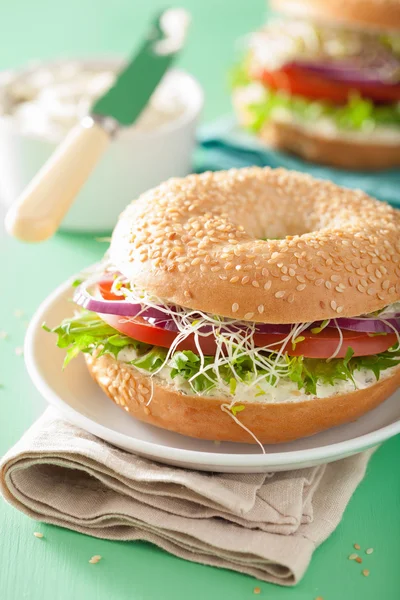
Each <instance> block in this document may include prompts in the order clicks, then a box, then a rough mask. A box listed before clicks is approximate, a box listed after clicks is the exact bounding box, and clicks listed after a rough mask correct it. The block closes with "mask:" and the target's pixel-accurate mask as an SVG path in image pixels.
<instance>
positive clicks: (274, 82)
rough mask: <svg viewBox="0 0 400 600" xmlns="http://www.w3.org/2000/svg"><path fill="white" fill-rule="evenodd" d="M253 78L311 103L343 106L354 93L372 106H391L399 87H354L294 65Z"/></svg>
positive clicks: (363, 85) (264, 71)
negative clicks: (382, 103)
mask: <svg viewBox="0 0 400 600" xmlns="http://www.w3.org/2000/svg"><path fill="white" fill-rule="evenodd" d="M252 76H253V77H254V78H255V79H258V80H260V81H262V82H263V83H265V84H266V85H267V86H268V87H270V88H272V89H274V90H285V91H287V92H289V93H290V94H292V95H298V96H304V97H305V98H310V99H311V100H329V101H331V102H335V103H337V104H345V103H346V102H347V101H348V99H349V95H350V94H351V93H354V92H358V93H359V94H360V95H361V96H363V97H365V98H369V99H370V100H373V101H374V102H388V103H391V102H397V101H399V100H400V84H374V83H358V84H357V85H356V86H355V85H354V84H350V83H348V82H345V81H338V80H334V79H329V78H328V77H323V76H322V75H319V74H316V73H313V72H311V71H308V70H307V69H305V68H303V67H298V66H294V65H290V66H289V65H288V66H285V67H282V69H279V70H276V71H267V70H265V69H263V70H259V71H257V72H255V73H253V74H252Z"/></svg>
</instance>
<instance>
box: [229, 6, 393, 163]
mask: <svg viewBox="0 0 400 600" xmlns="http://www.w3.org/2000/svg"><path fill="white" fill-rule="evenodd" d="M272 6H273V8H274V9H275V10H276V11H278V12H277V16H275V17H274V18H271V19H270V20H269V21H268V23H267V24H266V25H265V26H264V27H263V28H262V29H260V30H259V31H256V32H254V33H253V34H251V35H250V37H249V42H248V49H247V52H246V53H245V56H244V58H243V60H242V61H241V62H240V64H239V65H238V66H237V68H236V69H235V70H234V74H233V80H232V83H233V105H234V108H235V112H236V114H237V115H238V120H239V122H240V124H241V125H242V126H244V127H246V128H247V129H249V130H250V131H252V132H253V133H255V134H256V135H257V136H258V137H259V138H260V140H261V141H262V142H263V143H265V144H267V145H269V146H272V147H275V148H277V149H280V150H284V151H287V152H291V153H294V154H297V155H299V156H301V157H302V158H304V159H306V160H309V161H311V162H316V163H322V164H327V165H330V166H334V167H339V168H344V169H356V170H358V169H361V170H369V171H370V170H379V169H385V168H391V167H398V166H400V3H399V2H395V1H394V0H393V1H392V0H384V1H380V0H367V1H366V0H349V1H348V2H346V3H343V2H341V1H340V0H330V1H329V2H322V1H320V0H294V1H293V0H274V1H273V2H272Z"/></svg>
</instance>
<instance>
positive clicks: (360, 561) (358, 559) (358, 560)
mask: <svg viewBox="0 0 400 600" xmlns="http://www.w3.org/2000/svg"><path fill="white" fill-rule="evenodd" d="M355 561H356V562H357V563H359V564H361V563H362V558H361V557H360V556H357V558H356V559H355Z"/></svg>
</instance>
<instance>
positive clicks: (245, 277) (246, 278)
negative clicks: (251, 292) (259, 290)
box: [241, 275, 250, 285]
mask: <svg viewBox="0 0 400 600" xmlns="http://www.w3.org/2000/svg"><path fill="white" fill-rule="evenodd" d="M249 281H250V277H249V276H248V275H245V276H244V277H242V281H241V283H242V285H246V283H249Z"/></svg>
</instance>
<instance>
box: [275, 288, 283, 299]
mask: <svg viewBox="0 0 400 600" xmlns="http://www.w3.org/2000/svg"><path fill="white" fill-rule="evenodd" d="M284 295H285V292H284V291H283V290H280V291H279V292H275V298H283V297H284Z"/></svg>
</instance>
